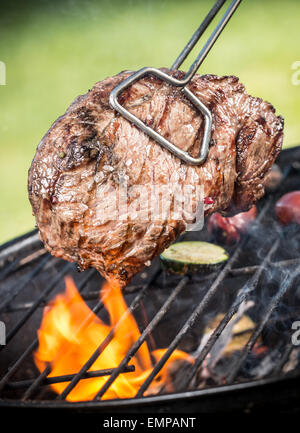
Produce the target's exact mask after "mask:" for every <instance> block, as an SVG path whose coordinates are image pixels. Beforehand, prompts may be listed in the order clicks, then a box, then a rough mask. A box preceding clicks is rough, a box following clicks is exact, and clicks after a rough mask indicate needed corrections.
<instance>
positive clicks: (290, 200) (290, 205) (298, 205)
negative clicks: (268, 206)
mask: <svg viewBox="0 0 300 433" xmlns="http://www.w3.org/2000/svg"><path fill="white" fill-rule="evenodd" d="M275 213H276V216H277V219H278V221H279V222H280V223H281V224H283V225H287V224H290V223H296V224H300V191H292V192H289V193H287V194H285V195H283V196H282V197H281V198H280V199H279V200H278V202H277V203H276V206H275Z"/></svg>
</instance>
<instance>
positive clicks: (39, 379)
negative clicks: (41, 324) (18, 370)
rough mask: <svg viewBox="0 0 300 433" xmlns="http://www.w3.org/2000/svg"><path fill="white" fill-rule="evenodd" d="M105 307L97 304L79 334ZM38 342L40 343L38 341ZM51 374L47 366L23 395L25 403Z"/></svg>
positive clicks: (79, 328)
mask: <svg viewBox="0 0 300 433" xmlns="http://www.w3.org/2000/svg"><path fill="white" fill-rule="evenodd" d="M102 307H103V303H102V301H101V300H99V301H98V302H97V304H96V305H95V306H94V307H93V309H92V310H91V313H90V314H89V315H88V316H87V317H86V318H85V320H84V322H82V323H81V324H80V326H79V327H78V329H77V332H79V331H80V330H81V329H82V328H83V327H84V326H86V325H87V324H88V323H89V319H90V317H92V316H93V314H97V313H98V312H99V311H100V309H101V308H102ZM37 340H38V339H37ZM37 342H38V341H37ZM60 355H62V353H58V355H57V357H58V356H60ZM50 373H51V366H50V365H47V367H46V368H45V369H44V371H42V373H41V374H40V375H39V376H38V377H37V378H36V379H35V381H34V382H33V383H32V384H31V385H30V387H29V388H28V389H27V391H26V392H25V394H24V395H23V398H22V400H23V401H25V400H27V399H28V398H29V397H31V396H32V395H34V394H35V392H36V391H37V390H38V388H39V387H40V386H41V384H42V383H43V381H44V380H45V379H46V378H47V376H48V374H50Z"/></svg>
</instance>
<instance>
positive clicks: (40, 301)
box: [0, 263, 73, 350]
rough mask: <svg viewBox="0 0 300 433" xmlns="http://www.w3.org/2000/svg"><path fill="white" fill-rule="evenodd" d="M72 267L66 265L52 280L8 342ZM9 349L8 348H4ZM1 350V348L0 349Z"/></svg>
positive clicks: (8, 340) (7, 337) (11, 331)
mask: <svg viewBox="0 0 300 433" xmlns="http://www.w3.org/2000/svg"><path fill="white" fill-rule="evenodd" d="M72 267H73V266H72V265H71V264H70V263H68V264H67V265H65V266H64V267H63V269H62V271H61V272H60V273H58V274H57V276H56V277H55V278H54V279H53V280H52V282H51V284H49V286H48V287H47V288H46V289H45V290H44V291H43V292H42V293H41V294H40V296H39V297H38V298H37V300H36V301H35V302H34V303H33V305H32V306H31V308H30V309H29V310H28V311H27V312H26V313H25V314H24V316H23V317H22V318H21V319H20V320H19V321H18V323H17V324H16V325H15V326H14V328H13V329H11V330H10V331H9V333H8V334H7V336H6V342H7V343H9V342H10V340H11V339H12V338H13V337H14V336H15V335H16V333H17V332H18V331H19V329H20V328H21V327H22V326H23V325H24V323H26V321H27V320H28V319H29V318H30V317H31V315H32V314H33V313H34V312H35V311H36V310H37V309H38V307H39V306H40V304H41V303H42V302H43V301H44V300H45V299H46V297H47V296H48V295H49V294H50V293H51V292H52V290H54V289H55V288H56V285H57V284H58V283H59V282H60V281H61V279H62V278H63V276H64V275H66V273H67V272H68V270H70V269H72ZM2 347H7V346H2ZM0 350H1V348H0Z"/></svg>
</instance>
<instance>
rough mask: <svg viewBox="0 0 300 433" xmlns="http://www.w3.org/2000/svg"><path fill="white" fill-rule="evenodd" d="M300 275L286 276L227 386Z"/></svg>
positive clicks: (227, 380)
mask: <svg viewBox="0 0 300 433" xmlns="http://www.w3.org/2000/svg"><path fill="white" fill-rule="evenodd" d="M298 275H299V270H297V269H296V270H295V271H294V272H293V273H292V274H286V275H285V277H284V279H283V281H282V283H281V285H280V289H279V290H278V292H277V293H276V295H274V296H273V298H272V300H271V302H270V304H269V305H268V308H267V309H266V311H265V313H264V314H263V320H262V321H261V322H260V324H259V325H257V327H256V328H255V330H254V332H253V334H252V335H251V337H250V338H249V340H248V342H247V344H246V345H245V346H244V348H243V350H242V353H241V356H240V357H239V358H238V360H237V362H236V363H235V365H234V367H233V369H232V370H231V373H230V374H229V376H228V377H227V379H226V383H227V384H232V383H233V382H234V380H235V378H236V376H237V374H238V373H239V371H240V369H241V367H242V366H243V364H244V362H245V361H246V359H247V356H248V355H249V353H250V352H251V350H252V349H253V346H254V344H255V343H256V341H257V339H258V337H259V336H260V334H261V332H262V330H263V328H264V326H265V325H266V323H267V322H268V320H269V318H270V317H271V315H272V313H273V312H274V310H275V309H276V308H277V306H278V304H279V302H280V300H281V299H282V298H283V296H284V295H285V294H286V292H287V291H288V289H289V288H290V286H291V284H292V282H293V281H294V279H295V278H296V277H297V276H298Z"/></svg>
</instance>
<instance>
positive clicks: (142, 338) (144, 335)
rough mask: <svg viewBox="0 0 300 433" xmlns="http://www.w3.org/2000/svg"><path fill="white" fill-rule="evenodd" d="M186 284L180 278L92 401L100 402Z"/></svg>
mask: <svg viewBox="0 0 300 433" xmlns="http://www.w3.org/2000/svg"><path fill="white" fill-rule="evenodd" d="M187 282H188V277H184V278H182V279H181V280H180V281H179V283H178V284H177V286H176V287H175V289H174V290H173V291H172V293H171V294H170V296H169V297H168V298H167V300H166V301H165V302H164V304H163V305H162V306H161V308H160V309H159V311H158V312H157V313H156V315H155V316H154V317H153V319H152V320H151V322H150V323H149V325H148V326H147V327H146V328H145V329H144V331H143V332H142V334H141V336H140V337H139V338H138V340H137V341H136V342H135V344H134V345H133V346H132V348H131V349H130V350H129V352H127V354H126V356H125V357H124V358H123V360H122V361H121V363H120V364H119V366H118V367H117V368H116V370H115V371H114V372H113V374H112V375H111V376H110V377H109V379H108V380H107V381H106V383H105V384H104V385H103V386H102V388H101V389H100V390H99V391H98V393H97V394H96V396H95V397H94V400H100V399H101V397H102V396H103V395H104V394H105V392H106V391H107V390H108V388H109V387H110V386H111V384H112V383H113V382H114V381H115V380H116V378H117V377H118V375H119V374H120V370H121V369H122V368H123V367H124V366H125V365H127V363H128V362H129V361H130V359H131V358H132V357H133V356H134V354H135V353H136V352H137V351H138V349H139V348H140V347H141V345H142V344H143V343H144V342H145V340H146V338H147V336H148V335H149V334H150V333H151V332H152V331H153V329H154V328H155V327H156V325H157V324H158V323H159V322H160V321H161V319H162V318H163V317H164V316H165V314H166V312H167V311H168V310H169V309H170V307H171V305H172V303H173V302H174V301H175V299H176V297H177V295H178V294H179V293H180V292H181V290H183V289H184V287H185V286H186V284H187Z"/></svg>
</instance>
